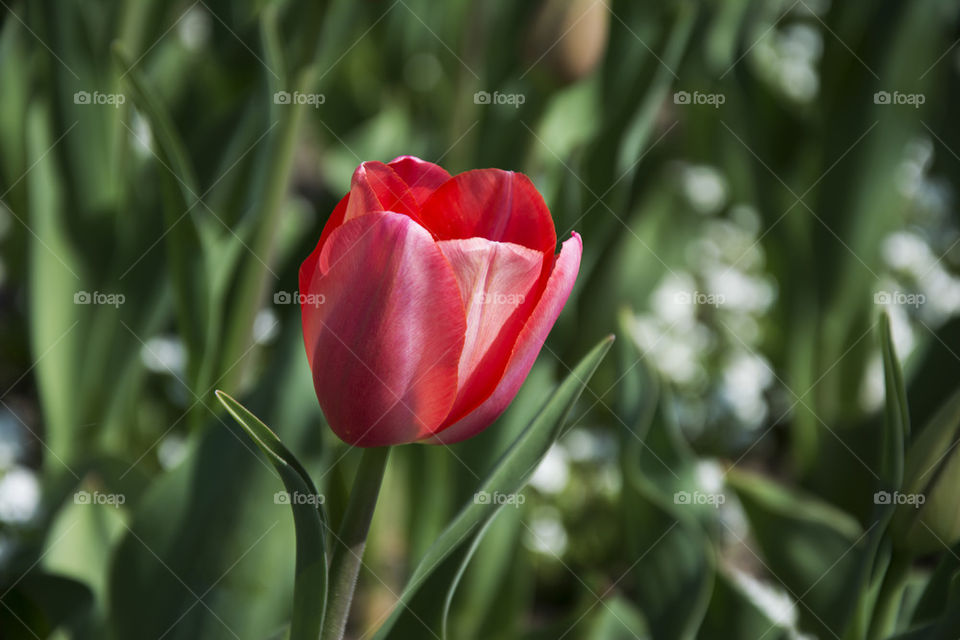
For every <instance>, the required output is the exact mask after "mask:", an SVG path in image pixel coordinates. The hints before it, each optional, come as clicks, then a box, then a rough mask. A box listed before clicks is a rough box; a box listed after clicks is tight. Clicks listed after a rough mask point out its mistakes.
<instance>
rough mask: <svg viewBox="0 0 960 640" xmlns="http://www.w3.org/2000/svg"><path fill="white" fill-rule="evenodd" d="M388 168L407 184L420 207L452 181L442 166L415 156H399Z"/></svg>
mask: <svg viewBox="0 0 960 640" xmlns="http://www.w3.org/2000/svg"><path fill="white" fill-rule="evenodd" d="M387 166H388V167H390V168H391V169H393V170H394V171H395V172H396V173H397V175H398V176H400V178H401V179H402V180H403V181H404V182H406V183H407V187H408V188H409V189H410V193H411V194H413V198H414V199H415V200H416V201H417V204H418V205H422V204H423V203H424V202H425V201H426V200H427V198H428V197H429V196H430V194H432V193H433V192H434V191H436V190H437V188H438V187H439V186H440V185H442V184H443V183H444V182H446V181H447V180H449V179H450V174H449V173H447V171H446V169H444V168H442V167H441V166H440V165H436V164H433V163H432V162H427V161H425V160H421V159H420V158H417V157H414V156H399V157H397V158H394V159H393V160H391V161H390V162H388V163H387Z"/></svg>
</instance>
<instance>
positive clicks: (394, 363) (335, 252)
mask: <svg viewBox="0 0 960 640" xmlns="http://www.w3.org/2000/svg"><path fill="white" fill-rule="evenodd" d="M556 244H557V236H556V231H555V229H554V226H553V220H552V219H551V217H550V212H549V211H548V210H547V207H546V205H545V204H544V202H543V198H542V197H541V196H540V194H539V193H538V192H537V190H536V188H535V187H534V186H533V183H531V182H530V180H529V179H528V178H527V177H526V176H524V175H522V174H519V173H513V172H511V171H501V170H499V169H479V170H475V171H467V172H465V173H461V174H459V175H457V176H454V177H451V176H450V175H449V174H448V173H447V172H446V171H444V170H443V169H442V168H440V167H439V166H437V165H435V164H432V163H429V162H424V161H423V160H420V159H418V158H414V157H411V156H402V157H399V158H397V159H395V160H393V161H392V162H390V163H389V164H384V163H382V162H364V163H363V164H362V165H360V166H359V167H358V168H357V170H356V171H355V172H354V175H353V181H352V184H351V187H350V192H349V193H348V194H347V195H346V196H344V198H343V199H342V200H341V201H340V203H339V204H338V205H337V207H336V209H334V211H333V213H332V214H331V216H330V219H329V220H328V222H327V224H326V226H325V227H324V229H323V233H322V234H321V236H320V241H319V242H318V243H317V247H316V249H314V251H313V253H311V254H310V256H309V257H308V258H307V259H306V260H305V261H304V263H303V265H302V266H301V268H300V293H301V294H302V295H303V294H305V295H307V296H313V297H315V298H316V299H322V300H323V304H318V305H306V304H304V305H301V312H302V319H303V337H304V343H305V346H306V349H307V359H308V360H309V362H310V368H311V370H312V372H313V382H314V388H315V389H316V392H317V398H318V399H319V401H320V406H321V408H322V409H323V413H324V415H325V416H326V418H327V422H329V424H330V427H331V428H332V429H333V431H334V432H335V433H336V434H337V435H338V436H339V437H340V438H341V439H342V440H343V441H344V442H347V443H348V444H352V445H356V446H361V447H374V446H384V445H393V444H402V443H405V442H415V441H427V442H432V443H450V442H457V441H459V440H463V439H466V438H469V437H471V436H473V435H476V434H477V433H479V432H480V431H482V430H483V429H485V428H486V427H487V426H489V425H490V423H491V422H493V421H494V420H495V419H496V418H497V417H498V416H499V415H500V414H501V413H502V412H503V411H504V409H506V407H507V405H509V404H510V402H511V401H512V400H513V397H514V396H515V395H516V393H517V391H518V390H519V389H520V385H521V384H522V383H523V381H524V379H525V378H526V376H527V374H528V373H529V371H530V368H531V367H532V366H533V362H534V360H535V359H536V357H537V354H538V353H539V352H540V348H541V347H542V346H543V341H544V339H545V338H546V337H547V333H549V331H550V329H551V328H552V327H553V323H554V322H555V321H556V319H557V316H558V315H559V314H560V310H561V309H562V308H563V305H564V303H565V302H566V300H567V298H568V297H569V295H570V291H571V289H572V288H573V283H574V280H575V279H576V277H577V271H578V270H579V267H580V255H581V252H582V243H581V241H580V236H578V235H577V234H576V233H574V234H573V235H572V237H571V238H570V239H568V240H567V241H566V242H564V243H563V247H562V250H561V252H560V254H559V255H554V251H555V250H556ZM321 296H322V297H321Z"/></svg>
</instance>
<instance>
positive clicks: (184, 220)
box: [113, 44, 215, 392]
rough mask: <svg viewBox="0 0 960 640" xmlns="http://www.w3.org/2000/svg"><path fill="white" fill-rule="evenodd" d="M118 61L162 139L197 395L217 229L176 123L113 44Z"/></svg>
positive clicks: (168, 223)
mask: <svg viewBox="0 0 960 640" xmlns="http://www.w3.org/2000/svg"><path fill="white" fill-rule="evenodd" d="M113 56H114V59H115V60H116V61H117V64H118V66H119V67H120V68H121V69H123V72H124V73H123V79H124V82H125V84H126V88H127V90H128V91H129V92H130V94H131V96H132V100H133V103H134V104H135V105H136V106H137V108H138V109H139V110H140V111H141V112H142V113H143V114H144V116H145V117H146V119H147V120H148V121H149V122H150V128H151V131H152V132H153V136H154V137H155V138H156V140H157V144H156V145H155V147H156V148H155V150H154V154H155V155H156V159H157V163H156V165H157V166H156V171H157V175H158V177H159V178H160V183H161V185H162V187H163V188H162V192H163V195H164V198H163V201H164V202H163V204H164V206H163V211H164V221H165V231H164V234H163V240H164V244H165V245H166V248H167V253H168V261H167V263H168V266H169V269H170V280H171V282H172V283H173V291H174V297H175V301H176V309H177V315H178V321H179V325H180V333H181V334H182V335H183V337H184V340H185V342H186V344H187V348H188V353H189V355H190V379H191V382H192V383H193V386H194V387H195V388H196V391H197V392H200V391H205V390H206V387H207V385H206V381H205V379H201V378H200V374H201V370H202V369H203V368H204V367H203V363H204V361H205V359H206V358H205V354H206V353H207V352H208V350H209V349H211V348H212V347H211V345H210V344H209V343H210V342H211V341H212V340H213V327H212V326H211V322H210V318H211V316H212V315H213V313H214V312H213V308H214V305H215V301H214V297H213V295H212V291H211V285H210V274H209V270H208V268H207V261H206V256H207V255H208V254H209V253H210V250H211V248H212V246H213V245H214V241H215V234H214V230H213V229H212V228H211V226H210V224H209V220H208V219H205V218H202V217H201V216H200V214H201V213H203V211H202V210H201V209H200V207H202V206H203V205H202V204H201V199H200V188H199V186H198V184H197V179H196V176H195V172H194V170H193V166H192V165H191V162H190V157H189V154H188V153H187V150H186V148H185V146H184V144H183V140H182V139H181V138H180V135H179V134H178V133H177V130H176V127H175V126H174V123H173V118H172V117H171V115H170V113H169V112H168V111H167V108H166V107H165V106H164V105H163V102H162V101H161V99H160V97H159V96H157V95H156V93H155V92H154V91H153V89H152V87H151V86H150V85H149V84H148V82H147V81H146V79H145V78H144V77H143V75H142V73H141V71H140V70H139V69H137V68H136V67H135V66H134V65H132V64H131V62H130V60H129V57H128V56H127V54H126V53H125V52H124V51H123V49H122V47H120V45H119V44H115V45H114V47H113ZM130 135H133V134H130ZM151 148H152V147H151ZM198 205H200V206H199V207H198ZM204 220H207V223H204ZM124 275H125V274H124Z"/></svg>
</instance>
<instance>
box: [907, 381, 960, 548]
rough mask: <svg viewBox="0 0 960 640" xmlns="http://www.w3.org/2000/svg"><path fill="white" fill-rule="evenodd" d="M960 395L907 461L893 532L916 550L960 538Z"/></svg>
mask: <svg viewBox="0 0 960 640" xmlns="http://www.w3.org/2000/svg"><path fill="white" fill-rule="evenodd" d="M958 441H960V394H957V395H955V396H953V397H952V398H951V399H950V400H949V401H947V403H946V404H945V405H944V407H943V408H942V409H940V411H939V412H937V414H936V415H935V416H934V417H933V419H932V420H931V421H930V423H929V424H928V425H927V426H926V428H924V429H923V431H921V432H920V434H919V435H918V436H917V437H916V438H915V439H914V441H913V443H912V444H911V445H910V448H909V449H908V450H907V456H906V460H905V462H904V482H903V491H902V492H899V495H898V496H897V498H900V496H903V497H902V499H895V500H891V501H894V502H896V503H897V507H896V511H895V512H894V518H893V524H892V528H893V535H894V541H895V543H896V544H897V546H899V547H901V548H903V549H905V550H907V551H909V552H911V553H913V554H916V555H919V554H924V553H932V552H936V551H945V550H948V549H950V548H951V547H953V545H955V544H956V543H957V542H960V501H958V500H957V488H958V487H960V445H958Z"/></svg>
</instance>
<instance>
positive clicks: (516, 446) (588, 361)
mask: <svg viewBox="0 0 960 640" xmlns="http://www.w3.org/2000/svg"><path fill="white" fill-rule="evenodd" d="M612 342H613V336H608V337H607V338H604V339H603V340H602V341H601V342H600V343H599V344H598V345H596V346H595V347H594V348H593V349H592V350H591V351H590V353H588V354H587V355H586V357H584V358H583V360H581V361H580V363H579V364H578V365H577V366H576V367H574V368H573V370H572V371H571V372H570V375H568V376H567V377H566V379H564V381H563V382H562V383H560V386H559V387H558V388H557V390H556V391H555V392H554V394H553V395H552V396H551V397H550V399H549V400H548V401H547V402H546V404H545V405H544V406H543V408H542V409H541V410H540V412H539V413H538V414H537V417H536V418H534V420H533V421H532V422H531V423H530V424H529V425H528V426H527V428H526V429H524V431H523V432H522V433H521V434H520V436H519V437H518V438H517V439H516V440H515V441H514V443H513V444H512V445H511V446H510V448H509V449H508V450H507V451H506V453H504V455H503V456H502V457H501V458H500V460H499V461H498V462H497V464H496V465H495V466H494V468H493V470H492V471H491V473H490V475H489V476H487V478H486V480H485V481H484V482H483V483H482V484H481V486H480V487H479V488H478V490H477V494H475V495H488V496H493V495H495V494H500V495H511V494H515V493H516V492H518V491H520V489H522V488H523V487H524V486H525V485H526V483H527V480H529V478H530V476H531V475H532V474H533V471H534V469H536V467H537V464H538V463H539V462H540V460H541V459H542V458H543V457H544V456H545V455H546V453H547V450H548V449H549V448H550V446H551V445H552V444H553V443H554V442H555V441H556V439H557V437H558V436H559V435H560V431H561V429H562V427H563V424H564V422H565V421H566V418H567V415H568V414H569V413H570V410H571V409H572V408H573V405H574V404H575V403H576V401H577V399H578V398H579V397H580V394H581V393H582V391H583V389H584V387H585V386H586V384H587V381H589V380H590V378H591V377H592V376H593V373H594V371H596V369H597V367H598V366H599V364H600V361H601V360H602V359H603V357H604V356H605V355H606V353H607V351H608V350H609V349H610V345H611V343H612ZM504 506H505V505H504V504H496V503H494V502H493V501H492V500H488V501H482V500H471V501H470V502H469V503H467V504H466V505H465V506H464V507H463V508H462V509H461V510H460V512H459V513H458V514H457V515H456V516H455V517H454V519H453V521H452V522H451V523H450V524H449V525H447V527H446V529H444V531H443V532H442V533H441V534H440V536H439V537H438V538H437V540H436V542H434V543H433V545H432V546H431V547H430V548H429V549H428V550H427V552H426V553H425V554H424V556H423V558H421V560H420V563H419V564H418V565H417V567H416V569H414V571H413V574H412V575H411V576H410V579H409V581H408V582H407V585H406V587H404V589H403V592H402V593H401V594H400V598H399V600H398V602H397V604H396V606H395V607H394V610H393V612H392V613H391V614H390V617H389V618H387V620H386V622H384V624H383V625H382V626H381V627H380V629H379V630H378V631H377V634H376V635H375V636H374V638H375V640H383V639H384V638H387V637H388V634H389V633H390V630H391V629H392V628H393V626H394V624H396V622H397V620H398V619H399V618H400V615H401V614H402V613H403V611H404V609H405V608H406V607H407V606H408V603H409V602H410V601H411V599H412V598H413V597H414V595H416V593H417V592H418V591H419V590H420V588H421V587H422V586H423V584H424V583H425V582H426V580H427V578H428V577H430V575H431V574H432V573H433V572H434V571H435V570H436V569H437V568H438V567H439V566H440V565H441V564H442V563H443V561H444V560H445V559H447V558H448V557H449V556H450V554H452V553H453V552H454V551H456V550H457V549H458V548H459V547H460V546H461V545H462V544H465V543H467V542H468V541H471V544H473V542H472V541H473V538H475V537H479V536H482V534H483V533H484V532H485V531H487V530H488V529H487V527H486V526H485V525H486V524H487V523H488V522H489V521H490V520H492V519H493V517H494V516H495V515H497V513H498V512H499V510H500V509H502V508H503V507H504ZM470 555H472V554H467V558H466V560H465V562H466V561H469V557H470ZM457 582H458V580H457V581H455V582H454V588H455V587H456V583H457ZM450 597H452V596H448V598H450Z"/></svg>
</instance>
